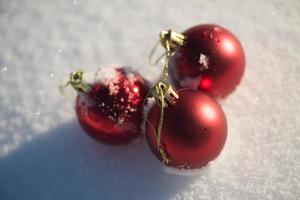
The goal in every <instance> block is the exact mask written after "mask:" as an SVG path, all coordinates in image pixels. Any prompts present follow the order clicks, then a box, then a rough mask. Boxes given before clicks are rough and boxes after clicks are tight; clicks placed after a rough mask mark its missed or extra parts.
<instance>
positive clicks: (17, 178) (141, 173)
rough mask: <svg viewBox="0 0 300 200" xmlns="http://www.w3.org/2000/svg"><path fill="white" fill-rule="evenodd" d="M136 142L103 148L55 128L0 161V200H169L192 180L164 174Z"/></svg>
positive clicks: (77, 132) (69, 129)
mask: <svg viewBox="0 0 300 200" xmlns="http://www.w3.org/2000/svg"><path fill="white" fill-rule="evenodd" d="M141 139H142V140H141V142H139V143H138V144H131V145H126V146H109V145H103V144H100V143H98V142H95V141H94V140H92V139H90V138H89V137H88V136H87V135H86V134H85V133H84V132H83V131H82V129H81V128H80V127H79V125H78V124H77V122H76V121H75V120H73V121H72V122H70V123H67V124H64V125H61V126H59V127H57V128H55V129H53V130H51V131H49V132H48V133H46V134H45V135H43V136H41V137H39V138H37V139H34V140H33V141H32V142H30V143H28V144H26V145H24V146H23V147H21V148H20V149H18V150H17V151H16V152H14V153H12V154H9V155H8V156H7V157H5V158H2V159H0V197H1V198H0V199H5V200H10V199H49V200H53V199H56V200H57V199H73V200H76V199H80V200H82V199H84V200H87V199H93V200H94V199H105V200H107V199H151V200H153V199H155V200H159V199H169V198H171V197H173V196H174V195H175V194H176V193H177V192H179V191H181V190H182V189H184V188H185V187H187V186H188V184H189V183H190V182H192V181H193V180H194V179H195V178H197V177H186V176H178V175H173V174H168V173H166V172H165V171H164V168H163V167H162V165H161V164H160V163H159V162H158V161H157V160H156V158H154V156H153V155H152V154H151V152H150V150H149V147H148V146H147V144H146V141H145V139H144V138H141ZM205 171H206V173H207V170H205Z"/></svg>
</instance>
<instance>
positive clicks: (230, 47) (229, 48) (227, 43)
mask: <svg viewBox="0 0 300 200" xmlns="http://www.w3.org/2000/svg"><path fill="white" fill-rule="evenodd" d="M223 45H224V48H225V50H226V52H228V53H233V52H234V45H233V44H232V42H231V41H230V40H224V41H223Z"/></svg>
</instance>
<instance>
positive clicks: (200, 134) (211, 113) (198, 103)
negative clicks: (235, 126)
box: [146, 89, 227, 168]
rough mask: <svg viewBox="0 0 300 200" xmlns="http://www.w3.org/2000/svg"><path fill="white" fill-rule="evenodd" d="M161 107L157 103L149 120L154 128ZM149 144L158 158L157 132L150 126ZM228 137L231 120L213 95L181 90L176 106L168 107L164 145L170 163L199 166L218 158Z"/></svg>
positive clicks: (148, 131)
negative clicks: (228, 125) (228, 120)
mask: <svg viewBox="0 0 300 200" xmlns="http://www.w3.org/2000/svg"><path fill="white" fill-rule="evenodd" d="M159 117H160V107H159V106H158V105H157V104H155V105H154V106H153V107H152V108H151V109H150V111H149V114H148V120H149V122H150V123H151V124H152V126H153V127H155V128H157V127H158V124H159ZM146 136H147V140H148V144H149V145H150V148H151V150H152V152H153V153H154V154H155V155H156V157H157V158H158V159H160V160H162V157H161V154H160V153H159V152H158V148H157V141H156V135H155V132H154V131H153V128H152V127H151V125H149V123H147V125H146ZM226 137H227V122H226V118H225V115H224V113H223V110H222V108H221V106H220V105H219V104H218V102H216V101H215V100H214V99H213V98H212V97H210V96H209V95H207V94H205V93H203V92H200V91H196V90H191V89H183V90H180V91H179V99H178V100H177V101H176V104H175V105H170V106H169V107H168V108H165V114H164V118H163V127H162V131H161V147H162V148H163V150H164V151H165V154H166V156H167V157H168V159H170V162H169V163H168V165H169V166H173V167H177V168H199V167H202V166H204V165H206V164H207V163H208V162H210V161H212V160H214V159H215V158H216V157H217V156H218V155H219V154H220V152H221V150H222V149H223V146H224V144H225V141H226Z"/></svg>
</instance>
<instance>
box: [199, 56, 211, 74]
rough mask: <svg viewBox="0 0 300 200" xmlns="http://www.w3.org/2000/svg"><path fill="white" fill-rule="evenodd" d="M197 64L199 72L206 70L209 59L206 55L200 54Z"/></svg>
mask: <svg viewBox="0 0 300 200" xmlns="http://www.w3.org/2000/svg"><path fill="white" fill-rule="evenodd" d="M199 64H200V70H201V71H204V70H206V69H208V65H209V58H208V57H207V56H206V55H204V54H202V53H200V56H199Z"/></svg>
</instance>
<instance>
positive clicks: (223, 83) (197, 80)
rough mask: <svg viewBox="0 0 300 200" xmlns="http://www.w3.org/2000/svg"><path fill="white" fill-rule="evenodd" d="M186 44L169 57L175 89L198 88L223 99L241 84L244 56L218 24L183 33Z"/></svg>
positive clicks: (228, 34)
mask: <svg viewBox="0 0 300 200" xmlns="http://www.w3.org/2000/svg"><path fill="white" fill-rule="evenodd" d="M182 34H183V35H184V36H185V43H184V44H183V46H181V47H180V48H179V50H178V51H177V52H176V53H175V54H174V56H173V57H172V58H171V66H170V77H171V79H172V81H173V83H174V84H175V85H176V87H177V88H193V89H200V90H202V91H206V92H208V93H210V94H212V95H213V96H215V97H225V96H226V95H228V94H230V93H231V92H232V91H233V90H234V89H235V88H236V86H237V85H238V84H239V83H240V81H241V78H242V76H243V73H244V68H245V55H244V51H243V48H242V46H241V44H240V42H239V41H238V39H237V38H236V37H235V36H234V35H233V34H232V33H231V32H229V31H228V30H226V29H225V28H222V27H220V26H217V25H211V24H206V25H198V26H194V27H192V28H190V29H188V30H186V31H185V32H183V33H182Z"/></svg>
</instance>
